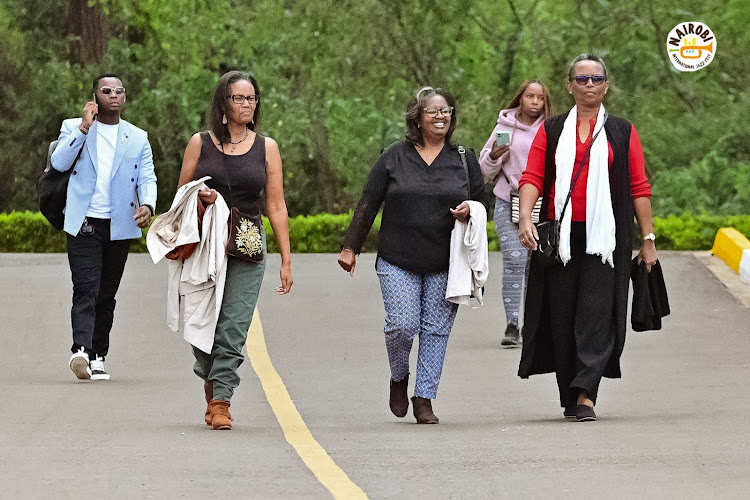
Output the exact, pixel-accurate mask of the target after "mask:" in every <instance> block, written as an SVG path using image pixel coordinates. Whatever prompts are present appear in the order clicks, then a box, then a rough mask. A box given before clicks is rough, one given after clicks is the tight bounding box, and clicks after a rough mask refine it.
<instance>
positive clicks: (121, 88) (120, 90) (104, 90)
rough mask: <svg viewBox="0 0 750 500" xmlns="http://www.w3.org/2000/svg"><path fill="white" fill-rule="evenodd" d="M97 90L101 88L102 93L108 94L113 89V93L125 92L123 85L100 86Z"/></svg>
mask: <svg viewBox="0 0 750 500" xmlns="http://www.w3.org/2000/svg"><path fill="white" fill-rule="evenodd" d="M99 90H101V92H102V94H104V95H109V94H111V93H112V91H113V90H114V91H115V94H124V93H125V87H115V88H112V87H102V88H100V89H99Z"/></svg>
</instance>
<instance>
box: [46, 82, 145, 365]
mask: <svg viewBox="0 0 750 500" xmlns="http://www.w3.org/2000/svg"><path fill="white" fill-rule="evenodd" d="M93 90H94V100H93V101H90V102H87V103H86V105H85V106H84V108H83V117H82V118H72V119H69V120H65V121H64V122H63V124H62V127H61V129H60V138H59V141H58V143H57V148H56V149H55V151H54V153H52V159H51V161H52V167H53V168H55V169H56V170H59V171H61V172H64V171H66V170H69V169H71V168H72V169H73V171H72V172H71V174H70V181H69V183H68V196H67V201H66V205H65V225H64V227H63V229H64V231H65V232H66V233H68V234H67V238H68V262H69V264H70V272H71V275H72V278H73V307H72V310H71V322H72V326H73V347H72V349H71V350H72V351H73V355H72V356H71V357H70V360H69V361H68V364H69V366H70V369H71V370H73V373H75V374H76V376H77V377H78V378H79V379H92V380H109V373H107V371H106V369H105V368H104V358H105V356H106V355H107V353H108V352H109V333H110V330H111V329H112V322H113V319H114V311H115V294H116V293H117V289H118V287H119V286H120V279H121V278H122V273H123V271H124V269H125V262H126V261H127V258H128V250H129V247H130V240H131V239H133V238H139V237H140V236H141V228H144V227H148V224H149V222H150V221H151V217H152V216H153V215H154V208H155V207H156V175H155V174H154V162H153V157H152V153H151V145H150V144H149V142H148V137H147V134H146V132H145V131H144V130H141V129H139V128H138V127H136V126H134V125H132V124H130V123H128V122H126V121H125V120H122V119H121V118H120V113H121V112H122V107H123V105H124V104H125V100H126V98H125V88H124V87H123V84H122V81H121V80H120V78H119V77H117V76H116V75H113V74H106V75H102V76H100V77H98V78H96V79H94V86H93Z"/></svg>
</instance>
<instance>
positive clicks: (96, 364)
mask: <svg viewBox="0 0 750 500" xmlns="http://www.w3.org/2000/svg"><path fill="white" fill-rule="evenodd" d="M89 367H90V368H91V380H109V373H107V370H105V369H104V358H102V357H101V356H97V357H96V359H92V360H91V363H90V365H89Z"/></svg>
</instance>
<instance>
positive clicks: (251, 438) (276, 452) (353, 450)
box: [0, 252, 750, 499]
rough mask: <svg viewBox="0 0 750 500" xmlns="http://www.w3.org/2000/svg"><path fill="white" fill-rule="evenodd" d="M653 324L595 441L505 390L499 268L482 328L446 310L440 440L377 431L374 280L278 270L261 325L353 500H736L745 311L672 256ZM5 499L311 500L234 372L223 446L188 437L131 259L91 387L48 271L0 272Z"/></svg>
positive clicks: (319, 263)
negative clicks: (658, 319) (74, 358)
mask: <svg viewBox="0 0 750 500" xmlns="http://www.w3.org/2000/svg"><path fill="white" fill-rule="evenodd" d="M661 259H662V263H663V266H664V269H665V276H666V280H667V283H668V286H669V290H670V293H671V294H670V301H671V305H672V316H670V317H669V318H667V319H666V321H665V328H664V329H663V330H662V331H660V332H650V333H632V332H629V334H628V340H627V343H626V347H625V353H624V355H623V360H622V362H623V372H624V378H623V379H621V380H609V379H605V380H604V382H603V383H602V387H601V390H600V400H599V404H598V405H597V413H598V415H599V416H600V419H599V421H597V422H595V423H589V424H577V423H573V422H566V421H565V420H564V419H563V418H562V414H561V409H560V408H559V405H558V403H557V401H556V387H555V382H554V376H553V375H544V376H536V377H532V378H531V379H530V380H521V379H519V378H518V377H516V375H515V373H516V368H517V363H518V357H519V354H520V352H519V350H517V349H516V350H503V349H500V348H499V340H500V336H501V333H502V330H503V327H502V325H501V323H502V320H501V319H500V318H501V314H500V311H501V303H500V292H499V287H500V284H499V279H500V262H499V260H500V255H499V254H492V255H491V260H492V265H491V273H492V274H491V278H490V282H489V284H488V287H487V290H488V297H487V302H486V305H485V307H484V308H482V309H479V310H471V309H468V308H464V307H462V308H461V310H460V311H459V317H458V319H457V321H456V325H455V328H454V331H453V334H452V337H451V341H450V344H449V348H448V356H447V359H446V364H445V369H444V373H443V381H442V384H441V387H440V393H439V397H438V399H437V400H436V401H435V403H434V408H435V412H436V414H437V415H438V416H439V417H440V419H441V423H440V425H437V426H418V425H415V424H413V419H412V418H411V416H408V417H407V418H404V419H397V418H396V417H394V416H392V415H391V414H390V412H389V410H388V405H387V398H388V379H389V377H388V368H387V362H386V353H385V348H384V344H383V338H382V322H383V310H382V304H381V302H380V294H379V289H378V285H377V279H376V277H375V274H374V270H373V264H374V258H373V256H371V255H365V256H363V257H362V258H361V259H360V262H359V264H358V268H357V273H356V274H357V276H356V277H355V278H354V279H350V278H349V277H348V275H346V274H345V273H343V272H341V271H339V270H337V268H336V264H335V257H334V256H333V255H296V256H294V273H295V287H294V290H293V293H292V294H290V295H288V296H286V297H279V296H276V295H275V294H274V293H273V288H274V287H275V286H276V285H277V281H278V257H277V256H271V257H270V259H269V266H268V269H267V274H266V281H265V283H264V285H263V291H262V297H261V299H260V302H259V311H260V314H261V318H262V324H263V330H264V334H265V340H266V342H267V347H268V352H269V354H270V357H271V360H272V362H273V364H274V366H275V368H276V370H277V371H278V373H279V375H280V376H281V378H282V379H283V381H284V384H285V385H286V388H287V390H288V392H289V394H290V395H291V397H292V399H293V400H294V403H295V404H296V407H297V409H298V411H299V413H300V415H301V416H302V418H303V419H304V421H305V423H306V425H307V427H308V428H309V429H310V431H311V432H312V434H313V436H314V437H315V438H316V439H317V441H318V442H319V443H320V445H321V446H322V447H323V448H324V449H325V450H326V451H327V453H328V454H329V455H330V457H331V458H332V459H333V460H334V461H335V463H336V464H337V465H338V467H340V468H341V469H342V470H343V471H344V472H345V473H346V474H347V475H348V476H349V478H350V479H351V480H352V481H353V482H354V483H355V484H356V485H357V486H359V487H360V488H361V489H362V490H363V491H364V492H365V493H366V494H367V495H368V496H369V497H370V498H373V499H380V498H407V497H409V498H413V497H419V496H421V497H425V498H511V497H531V498H581V497H584V498H594V497H604V496H606V497H612V498H632V497H650V498H708V497H713V496H719V497H725V498H727V497H730V498H731V497H735V498H740V497H744V498H746V497H748V495H750V475H748V470H749V469H748V464H750V417H748V415H750V383H749V382H750V327H748V325H750V309H747V308H744V307H742V305H741V304H740V303H739V302H738V301H737V300H736V299H735V298H734V297H733V296H732V295H731V294H730V293H729V292H728V290H727V288H726V287H725V286H724V285H723V284H722V283H721V282H720V281H719V280H717V279H716V278H715V277H714V275H713V274H711V273H710V272H709V271H708V270H707V269H706V267H705V266H704V264H702V263H701V262H700V261H699V260H698V259H697V258H696V257H694V256H693V255H692V254H689V253H670V252H663V253H662V254H661ZM0 272H2V277H3V279H2V284H1V285H0V301H2V302H1V303H2V312H1V314H2V316H1V317H0V320H1V321H0V341H1V342H2V344H3V345H4V346H5V348H4V353H3V355H2V363H1V364H0V397H2V400H3V401H5V402H6V404H5V405H4V406H3V408H4V415H5V419H4V420H5V425H4V426H2V428H0V486H1V489H0V491H1V492H2V493H1V494H2V497H3V498H83V497H101V498H202V497H203V498H205V497H207V496H209V495H210V496H213V497H224V498H283V499H288V498H330V497H331V494H330V493H329V491H328V490H327V489H326V488H325V487H324V486H322V484H321V483H320V482H319V481H318V479H317V478H316V476H315V475H314V474H313V473H312V472H311V471H310V470H309V469H308V468H307V467H306V466H305V464H304V463H303V461H302V460H301V459H300V458H299V457H298V455H297V453H296V452H295V449H294V448H292V447H291V446H290V445H289V444H288V443H287V441H286V440H285V437H284V434H283V432H282V428H281V427H280V425H279V423H278V422H277V420H276V416H275V414H274V412H273V411H272V409H271V407H270V406H269V403H268V401H267V400H266V396H265V394H264V392H263V388H262V387H261V384H260V382H259V379H258V377H257V376H256V374H255V372H254V371H253V369H252V367H251V365H250V363H249V362H246V363H245V364H244V365H243V366H242V367H241V375H242V384H241V385H240V387H239V389H238V390H237V393H236V395H235V398H234V401H233V404H232V412H233V415H234V416H235V430H233V431H232V432H214V431H211V430H209V429H208V428H207V427H206V426H205V425H204V424H203V410H204V408H205V406H204V403H203V394H202V388H201V383H200V381H199V379H198V378H197V377H195V376H194V375H193V374H192V373H191V362H192V361H191V358H192V356H191V354H190V349H189V348H188V346H187V344H185V342H184V341H183V340H182V339H181V338H180V337H179V336H178V335H175V334H171V333H170V332H169V331H168V330H167V328H166V325H165V319H164V318H165V295H166V285H165V279H166V266H165V265H163V264H160V265H158V266H154V265H152V264H151V262H150V260H149V258H148V256H146V255H131V258H130V261H129V262H128V266H127V268H126V272H125V276H124V279H123V283H122V287H121V289H120V292H119V294H118V297H119V300H118V305H117V314H116V318H115V326H114V330H113V334H112V347H111V352H110V356H109V357H108V359H107V367H108V369H109V371H110V372H111V373H112V380H111V381H109V382H96V383H94V382H79V381H77V380H76V379H75V378H74V377H73V374H72V373H71V372H70V370H69V369H68V367H67V364H66V363H67V360H68V356H69V344H70V334H69V306H70V290H71V285H70V274H69V271H68V268H67V263H66V259H65V256H64V255H11V254H5V255H0Z"/></svg>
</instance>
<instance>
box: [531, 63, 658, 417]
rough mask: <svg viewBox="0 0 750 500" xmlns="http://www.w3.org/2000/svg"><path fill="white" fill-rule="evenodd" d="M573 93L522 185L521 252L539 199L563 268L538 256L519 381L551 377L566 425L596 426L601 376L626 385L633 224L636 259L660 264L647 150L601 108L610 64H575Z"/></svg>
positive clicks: (542, 132) (544, 130)
mask: <svg viewBox="0 0 750 500" xmlns="http://www.w3.org/2000/svg"><path fill="white" fill-rule="evenodd" d="M567 87H568V91H569V92H570V94H571V95H572V96H573V98H574V99H575V103H576V105H575V106H574V107H573V108H572V109H571V110H570V111H569V112H568V113H566V114H564V115H557V116H553V117H551V118H549V119H547V120H546V121H545V123H544V126H542V127H540V128H539V132H538V133H537V135H536V137H535V138H534V142H533V143H532V146H531V151H530V152H529V160H528V164H527V167H526V171H525V172H524V174H523V177H522V178H521V181H520V182H519V191H520V198H521V199H520V221H519V230H518V233H519V239H520V240H521V244H522V245H523V246H524V247H525V248H527V249H529V250H537V248H538V244H537V241H538V239H539V236H538V234H537V230H536V227H535V226H534V225H533V224H532V222H531V210H532V208H533V207H534V203H535V201H536V199H537V197H538V196H539V195H540V194H542V196H543V204H542V219H548V220H560V222H561V230H560V243H559V257H560V260H561V261H562V263H557V264H551V263H550V260H549V259H546V258H545V257H544V256H543V255H542V254H541V253H540V252H532V256H531V263H530V270H529V285H528V289H527V295H526V310H525V315H524V337H525V338H524V344H523V351H522V354H521V363H520V366H519V370H518V375H519V376H520V377H522V378H528V376H529V375H534V374H537V373H548V372H552V371H554V372H555V373H556V375H557V384H558V388H559V391H560V404H561V406H562V407H563V408H565V411H564V413H563V414H564V415H565V417H568V418H575V419H576V420H578V421H591V420H596V415H595V413H594V409H593V407H594V404H595V403H596V397H597V392H598V388H599V382H600V381H601V378H602V376H604V377H611V378H619V377H620V376H621V374H620V361H619V360H620V355H621V354H622V349H623V346H624V343H625V329H626V313H627V299H628V281H629V275H630V260H631V257H632V255H631V254H632V245H633V242H632V237H633V215H635V216H636V217H637V218H638V222H639V224H640V227H641V230H642V232H643V234H644V235H645V236H644V239H643V244H642V246H641V250H640V253H639V259H643V260H645V261H646V265H647V267H648V268H649V270H650V267H651V265H652V264H653V263H655V262H656V259H657V255H656V247H655V246H654V239H655V237H654V234H653V226H652V220H651V200H650V196H651V188H650V186H649V183H648V180H647V178H646V172H645V168H644V160H643V150H642V148H641V143H640V140H639V138H638V134H637V133H636V131H635V127H633V125H631V124H630V123H629V122H628V121H627V120H625V119H623V118H619V117H616V116H612V115H608V114H607V112H606V111H605V109H604V106H603V104H602V103H603V101H604V96H605V95H606V93H607V90H608V89H609V79H608V75H607V68H606V66H605V64H604V61H603V60H602V59H601V58H599V57H597V56H595V55H593V54H581V55H580V56H578V57H576V58H575V59H574V60H573V61H572V62H571V63H570V69H569V72H568V84H567ZM579 170H580V175H578V176H577V177H576V174H577V172H578V171H579ZM571 186H573V189H572V191H571ZM569 193H570V201H569V203H568V204H567V207H566V208H565V210H564V211H563V208H564V207H565V205H566V199H567V198H568V194H569Z"/></svg>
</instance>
